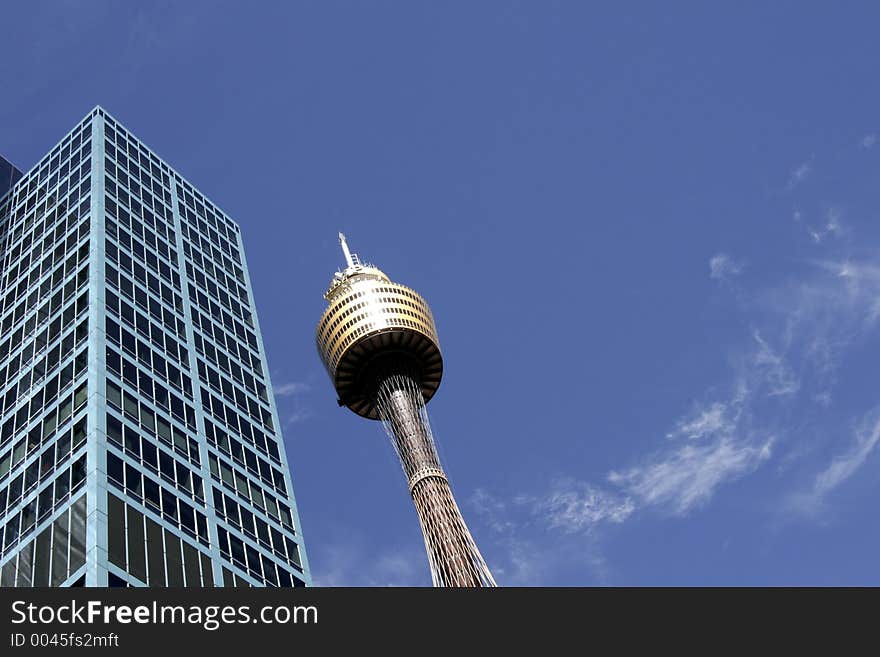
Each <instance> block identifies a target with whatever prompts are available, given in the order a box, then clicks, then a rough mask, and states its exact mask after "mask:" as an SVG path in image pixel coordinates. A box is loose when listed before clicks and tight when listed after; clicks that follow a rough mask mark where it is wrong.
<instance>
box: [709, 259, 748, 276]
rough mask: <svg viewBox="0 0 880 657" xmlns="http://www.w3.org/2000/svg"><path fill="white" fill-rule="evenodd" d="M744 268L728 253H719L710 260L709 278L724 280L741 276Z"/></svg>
mask: <svg viewBox="0 0 880 657" xmlns="http://www.w3.org/2000/svg"><path fill="white" fill-rule="evenodd" d="M744 267H745V265H743V263H741V262H737V261H736V260H734V259H733V258H731V257H730V256H729V255H727V254H726V253H717V254H715V255H714V256H712V258H711V259H710V260H709V277H710V278H714V279H715V280H724V279H726V278H731V277H733V276H737V275H739V274H741V273H742V271H743V269H744Z"/></svg>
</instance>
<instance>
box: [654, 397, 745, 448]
mask: <svg viewBox="0 0 880 657" xmlns="http://www.w3.org/2000/svg"><path fill="white" fill-rule="evenodd" d="M726 416H727V406H726V404H722V403H719V402H715V403H713V404H709V406H708V407H706V408H703V409H699V410H698V411H697V413H696V415H695V416H694V417H692V418H690V419H682V420H679V422H678V425H677V426H676V428H675V430H674V431H672V432H670V433H668V434H666V437H667V438H675V437H677V436H684V437H686V438H689V439H691V440H699V439H700V438H705V437H707V436H712V435H715V434H717V433H721V432H724V433H729V432H730V431H731V430H732V428H733V427H732V426H731V423H730V421H729V420H728V419H727V417H726Z"/></svg>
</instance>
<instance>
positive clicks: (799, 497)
mask: <svg viewBox="0 0 880 657" xmlns="http://www.w3.org/2000/svg"><path fill="white" fill-rule="evenodd" d="M878 442H880V411H878V409H874V410H873V411H871V412H870V413H868V414H867V415H866V416H865V417H864V418H863V419H862V422H861V424H860V425H859V427H858V428H857V429H856V430H855V431H854V435H853V438H852V440H851V442H850V444H849V445H848V446H847V448H846V449H845V450H844V451H843V452H842V453H839V454H836V455H835V456H834V457H832V459H831V461H830V463H828V465H827V466H826V467H825V468H823V469H822V470H821V471H820V472H818V473H817V474H816V476H815V478H814V479H813V481H812V483H811V484H810V486H809V487H808V488H807V489H806V490H800V491H796V492H794V493H793V494H792V495H790V496H789V498H788V500H787V507H786V508H787V509H789V510H792V511H794V512H796V513H798V514H800V515H803V516H808V517H817V516H819V515H820V514H821V513H822V512H823V511H824V510H825V509H826V506H827V501H826V498H827V497H828V496H829V495H830V494H831V493H832V492H833V491H834V490H836V489H837V488H839V487H840V486H841V485H842V484H843V483H844V482H846V481H847V480H848V479H850V478H851V477H852V476H853V475H855V474H856V472H858V471H859V470H860V469H861V468H862V467H863V466H864V465H865V462H866V461H867V460H868V457H870V456H871V454H872V452H873V451H874V449H875V448H876V447H877V443H878Z"/></svg>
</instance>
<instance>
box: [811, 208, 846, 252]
mask: <svg viewBox="0 0 880 657" xmlns="http://www.w3.org/2000/svg"><path fill="white" fill-rule="evenodd" d="M842 216H843V213H842V212H841V210H840V208H836V207H830V208H828V209H827V210H826V211H825V217H824V223H823V224H822V225H821V226H819V227H818V228H810V227H807V232H808V233H809V235H810V237H811V238H813V241H814V242H815V243H816V244H821V243H822V242H824V241H825V239H826V238H827V237H841V236H843V235H844V234H845V232H846V228H845V226H844V225H843V222H842V221H841V218H842Z"/></svg>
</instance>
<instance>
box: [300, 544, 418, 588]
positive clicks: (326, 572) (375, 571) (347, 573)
mask: <svg viewBox="0 0 880 657" xmlns="http://www.w3.org/2000/svg"><path fill="white" fill-rule="evenodd" d="M319 554H320V556H317V555H315V557H313V559H312V563H311V564H310V565H311V568H312V577H313V581H314V584H315V586H354V587H365V586H367V587H377V586H378V587H387V586H430V585H431V573H430V570H429V569H428V562H427V558H426V556H425V553H424V550H423V549H421V546H419V545H412V546H406V547H397V548H393V549H387V550H385V551H380V552H379V553H378V554H376V551H375V550H374V549H368V548H367V547H366V545H365V541H364V540H363V539H362V538H361V537H359V536H349V537H348V540H345V541H337V542H334V543H331V544H329V545H325V546H324V547H323V548H322V549H321V551H320V553H319Z"/></svg>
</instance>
